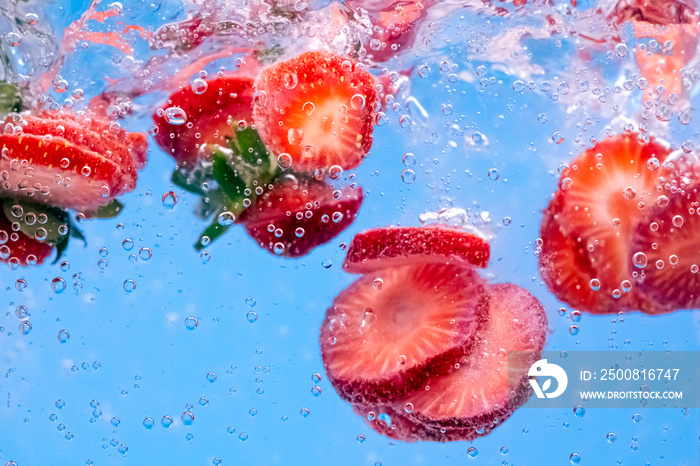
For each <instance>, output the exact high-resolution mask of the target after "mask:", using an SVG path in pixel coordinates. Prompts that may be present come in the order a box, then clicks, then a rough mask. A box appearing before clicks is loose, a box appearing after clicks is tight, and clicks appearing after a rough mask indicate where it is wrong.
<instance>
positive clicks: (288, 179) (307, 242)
mask: <svg viewBox="0 0 700 466" xmlns="http://www.w3.org/2000/svg"><path fill="white" fill-rule="evenodd" d="M334 192H335V194H334ZM362 199H363V197H362V188H359V187H358V188H356V189H352V188H351V187H345V188H343V189H340V190H334V189H333V188H331V187H330V186H329V185H327V184H326V183H324V182H323V181H318V180H316V179H314V178H307V177H296V176H292V175H286V176H283V177H281V178H278V179H277V180H275V181H274V184H273V186H272V189H270V190H268V191H266V192H264V193H263V194H262V195H261V196H259V197H258V198H257V199H256V200H255V202H254V203H253V205H251V206H250V207H249V208H248V209H246V210H245V211H243V213H242V214H241V216H240V218H239V221H240V223H243V225H244V227H245V229H246V232H247V233H248V235H250V237H251V238H253V239H254V240H255V241H256V242H257V243H258V245H260V247H262V248H265V249H267V250H268V251H270V252H273V253H275V254H279V255H282V256H286V257H300V256H304V255H306V254H308V253H310V252H311V250H313V249H314V248H315V247H317V246H319V245H321V244H325V243H327V242H328V241H330V240H332V239H333V238H335V237H336V236H338V235H339V234H340V233H341V232H342V231H344V230H345V229H346V228H347V227H348V226H349V225H350V224H351V223H352V222H353V221H354V220H355V217H356V216H357V212H358V211H359V209H360V206H361V205H362Z"/></svg>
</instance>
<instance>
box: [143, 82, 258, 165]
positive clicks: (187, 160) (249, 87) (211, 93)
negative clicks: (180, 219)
mask: <svg viewBox="0 0 700 466" xmlns="http://www.w3.org/2000/svg"><path fill="white" fill-rule="evenodd" d="M171 107H179V108H181V109H182V110H184V111H185V113H186V114H187V122H186V123H185V124H182V125H172V124H170V123H168V121H167V119H166V117H165V111H166V109H168V108H171ZM252 115H253V80H252V79H250V78H245V77H239V76H223V77H217V78H214V79H211V80H208V81H207V90H206V91H204V92H203V93H202V94H195V93H194V91H193V90H192V86H191V85H187V86H185V87H183V88H182V89H180V90H179V91H177V92H175V93H174V94H172V95H171V96H170V97H169V98H168V101H167V102H166V103H165V104H164V105H163V106H162V107H161V108H159V109H158V110H157V111H156V112H155V113H154V114H153V121H154V122H155V124H156V128H157V133H156V134H155V136H154V139H155V141H156V144H158V146H159V147H160V148H161V149H163V151H164V152H165V153H166V154H168V155H170V156H171V157H172V158H173V159H174V160H175V162H177V164H178V165H179V166H182V167H188V166H192V165H194V164H195V163H196V162H197V161H198V160H199V159H200V158H201V157H205V156H207V154H206V153H205V152H203V151H200V150H199V149H200V147H201V146H202V145H203V144H219V145H222V146H226V144H227V139H228V138H232V137H233V136H234V134H235V128H236V127H237V125H238V124H239V122H240V121H245V122H246V125H250V124H252V122H253V120H252ZM229 120H230V121H231V123H230V124H229ZM190 124H191V126H190ZM197 135H199V137H197Z"/></svg>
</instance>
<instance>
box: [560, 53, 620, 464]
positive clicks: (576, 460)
mask: <svg viewBox="0 0 700 466" xmlns="http://www.w3.org/2000/svg"><path fill="white" fill-rule="evenodd" d="M619 45H622V44H619ZM569 461H570V462H571V464H581V455H580V454H578V453H576V452H574V453H572V454H571V455H569Z"/></svg>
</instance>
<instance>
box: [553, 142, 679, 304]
mask: <svg viewBox="0 0 700 466" xmlns="http://www.w3.org/2000/svg"><path fill="white" fill-rule="evenodd" d="M669 152H670V151H669V150H668V149H667V148H666V147H664V146H662V145H660V144H659V143H657V142H656V141H653V140H652V141H650V142H649V143H646V144H642V143H640V142H639V141H638V138H637V135H636V134H624V135H619V136H615V137H612V138H608V139H606V140H604V141H602V142H600V143H598V144H596V146H594V147H593V148H591V149H588V150H586V151H585V152H583V153H582V154H581V155H579V156H578V157H577V158H576V159H575V160H574V161H573V162H572V163H571V167H570V169H568V170H567V171H566V172H564V173H563V174H562V177H561V180H560V190H559V191H558V192H557V193H556V195H555V197H554V199H553V200H552V202H551V203H550V205H549V207H548V209H547V210H546V211H545V216H544V218H543V222H542V229H541V238H542V241H543V244H542V251H541V254H540V270H541V272H542V273H543V274H544V281H545V282H546V283H547V284H548V285H549V287H550V290H551V291H552V292H553V293H555V294H556V295H557V297H558V298H559V299H560V300H562V301H565V302H567V303H569V304H571V305H572V306H582V309H581V310H586V311H589V312H593V313H610V312H619V311H620V310H623V309H636V308H642V309H643V310H646V311H649V309H648V307H647V306H645V304H644V302H643V300H642V299H641V298H640V297H639V295H638V294H637V293H636V290H635V287H633V288H632V289H631V291H629V292H625V291H623V290H624V289H625V287H624V286H623V282H629V283H630V284H636V283H634V282H635V281H636V280H635V279H634V277H633V275H632V272H633V269H632V263H631V261H630V242H631V239H632V235H633V233H634V231H635V230H636V228H637V225H638V223H639V222H640V220H641V218H642V216H643V207H644V206H645V205H648V204H651V203H652V202H654V201H655V199H656V197H657V185H658V182H657V177H658V176H659V171H658V166H659V165H660V164H661V163H662V162H663V161H664V160H665V159H666V157H667V156H668V154H669ZM650 167H651V168H650ZM586 280H588V283H586ZM591 280H595V281H597V282H598V283H596V282H595V281H594V282H593V285H591ZM585 286H588V287H591V286H592V287H593V288H598V290H595V292H596V294H597V296H598V297H596V295H593V294H591V293H590V292H589V291H588V290H585V289H584V288H585ZM614 296H617V297H618V298H619V299H616V300H614V299H610V298H611V297H614ZM584 306H585V307H584Z"/></svg>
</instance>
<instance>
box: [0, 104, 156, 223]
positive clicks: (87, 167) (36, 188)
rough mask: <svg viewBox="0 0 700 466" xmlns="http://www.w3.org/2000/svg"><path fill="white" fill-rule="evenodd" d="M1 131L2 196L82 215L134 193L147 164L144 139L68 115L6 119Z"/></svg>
mask: <svg viewBox="0 0 700 466" xmlns="http://www.w3.org/2000/svg"><path fill="white" fill-rule="evenodd" d="M15 125H19V126H20V128H21V131H16V127H15ZM13 127H15V130H13V129H12V128H13ZM1 131H2V132H0V150H2V157H0V172H2V173H4V174H5V176H4V177H3V180H2V183H0V192H1V193H2V194H3V195H6V196H11V197H29V198H33V200H34V201H35V202H41V203H44V204H49V205H53V206H56V207H61V208H69V209H75V210H79V211H85V212H86V213H89V212H92V211H94V210H96V209H97V208H99V207H100V206H103V205H107V204H108V203H109V202H110V201H111V200H112V199H113V198H114V197H116V196H119V195H121V194H123V193H125V192H127V191H131V190H133V189H134V188H135V186H136V178H137V174H136V171H137V169H138V168H139V167H141V166H142V165H143V164H144V163H145V159H146V143H145V136H143V135H142V134H138V133H127V132H126V131H124V130H118V131H112V130H110V129H109V125H108V124H107V123H105V122H102V121H100V120H92V119H89V118H78V117H77V116H75V115H72V114H63V113H50V112H43V113H41V114H39V115H38V116H34V115H24V116H22V117H21V118H19V119H17V118H16V117H13V116H10V117H8V118H7V119H6V120H5V125H4V126H3V127H2V129H1Z"/></svg>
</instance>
